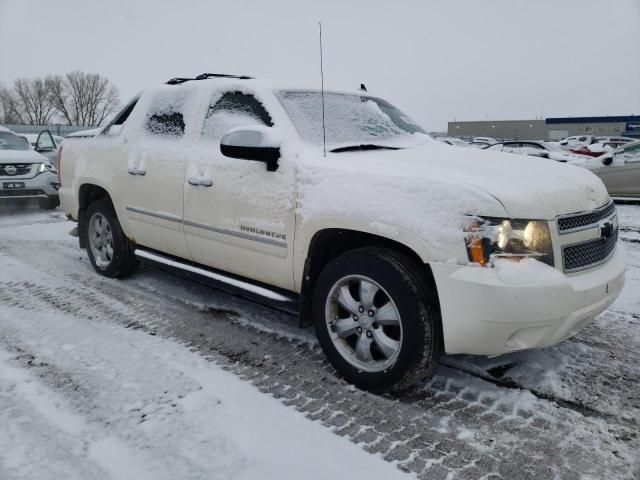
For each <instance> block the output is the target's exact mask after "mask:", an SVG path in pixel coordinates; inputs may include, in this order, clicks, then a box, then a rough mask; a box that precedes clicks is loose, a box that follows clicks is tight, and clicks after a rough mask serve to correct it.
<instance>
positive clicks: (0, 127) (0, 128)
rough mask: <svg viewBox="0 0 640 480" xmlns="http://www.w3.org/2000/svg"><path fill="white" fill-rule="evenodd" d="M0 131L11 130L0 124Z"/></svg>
mask: <svg viewBox="0 0 640 480" xmlns="http://www.w3.org/2000/svg"><path fill="white" fill-rule="evenodd" d="M0 132H11V130H9V129H8V128H5V127H3V126H2V125H0ZM11 133H13V132H11Z"/></svg>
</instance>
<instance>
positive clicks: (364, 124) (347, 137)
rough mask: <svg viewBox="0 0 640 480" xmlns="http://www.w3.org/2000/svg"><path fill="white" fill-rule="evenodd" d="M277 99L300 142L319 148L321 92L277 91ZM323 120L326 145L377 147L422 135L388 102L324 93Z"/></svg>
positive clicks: (407, 118) (412, 123) (418, 128)
mask: <svg viewBox="0 0 640 480" xmlns="http://www.w3.org/2000/svg"><path fill="white" fill-rule="evenodd" d="M277 95H278V98H279V99H280V101H281V102H282V105H284V108H285V110H286V111H287V113H288V114H289V116H290V117H291V119H292V120H293V123H294V124H295V126H296V128H297V129H298V132H299V133H300V136H301V137H302V139H303V140H305V141H307V142H309V143H312V144H315V145H322V141H323V129H322V94H321V92H319V91H311V90H309V91H280V92H277ZM324 117H325V127H326V136H327V144H328V145H336V144H354V143H376V142H379V141H384V140H391V139H397V138H399V137H407V136H409V135H411V134H414V133H425V131H424V130H423V129H422V128H421V127H420V126H419V125H418V124H416V123H415V122H414V121H413V120H411V118H409V117H408V116H407V115H406V114H404V113H403V112H402V111H400V110H399V109H398V108H396V107H394V106H393V105H391V104H390V103H389V102H386V101H385V100H382V99H379V98H375V97H369V96H366V95H357V94H343V93H325V94H324Z"/></svg>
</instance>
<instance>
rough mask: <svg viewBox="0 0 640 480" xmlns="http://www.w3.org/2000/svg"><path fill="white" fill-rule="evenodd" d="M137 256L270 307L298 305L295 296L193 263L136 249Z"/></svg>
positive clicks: (142, 259)
mask: <svg viewBox="0 0 640 480" xmlns="http://www.w3.org/2000/svg"><path fill="white" fill-rule="evenodd" d="M135 254H136V256H137V257H138V258H140V260H141V261H143V262H149V263H152V264H157V265H158V266H165V267H168V268H169V269H176V270H179V271H181V272H184V273H187V274H194V275H196V276H199V277H202V278H203V279H206V280H211V281H213V282H215V283H216V284H220V286H221V287H224V286H228V287H231V289H232V290H239V291H241V292H245V293H247V294H249V295H250V296H252V297H254V298H255V297H259V298H262V299H264V300H266V301H267V302H268V303H269V304H270V305H273V304H274V303H291V304H293V303H297V298H296V297H295V296H294V295H295V294H291V295H290V296H289V295H286V294H283V293H279V292H277V291H275V290H271V289H269V288H266V287H263V286H260V285H256V284H254V283H251V282H250V281H246V280H241V279H239V278H235V277H232V276H229V275H225V274H223V273H219V272H214V271H211V270H208V269H206V268H202V267H199V266H196V265H193V264H191V263H184V262H181V261H178V260H174V259H172V258H169V257H165V256H164V255H160V254H158V253H155V252H150V251H148V250H141V249H139V248H138V249H136V251H135ZM207 283H209V282H207ZM285 309H286V310H287V311H289V310H290V309H291V306H289V307H288V308H285Z"/></svg>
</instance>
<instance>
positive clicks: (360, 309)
mask: <svg viewBox="0 0 640 480" xmlns="http://www.w3.org/2000/svg"><path fill="white" fill-rule="evenodd" d="M358 311H359V312H360V313H363V312H364V307H363V306H362V305H360V306H359V307H358Z"/></svg>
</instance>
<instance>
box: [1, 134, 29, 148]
mask: <svg viewBox="0 0 640 480" xmlns="http://www.w3.org/2000/svg"><path fill="white" fill-rule="evenodd" d="M0 150H29V142H28V141H27V139H26V138H22V137H19V136H17V135H14V134H13V133H11V132H0Z"/></svg>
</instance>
